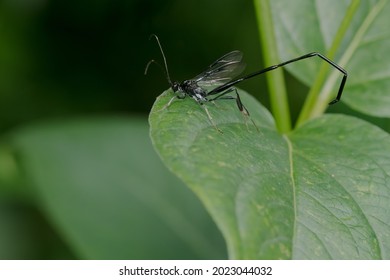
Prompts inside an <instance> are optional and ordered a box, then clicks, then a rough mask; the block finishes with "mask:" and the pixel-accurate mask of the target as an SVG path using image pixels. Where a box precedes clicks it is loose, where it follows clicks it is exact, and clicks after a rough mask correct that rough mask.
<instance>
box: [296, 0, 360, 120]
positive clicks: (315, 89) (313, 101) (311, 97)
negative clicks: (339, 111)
mask: <svg viewBox="0 0 390 280" xmlns="http://www.w3.org/2000/svg"><path fill="white" fill-rule="evenodd" d="M359 4H360V0H353V1H352V2H351V4H350V5H349V7H348V9H347V12H346V14H345V16H344V19H343V21H342V22H341V24H340V26H339V29H338V31H337V33H336V36H335V37H334V39H333V42H332V45H331V47H330V48H329V50H328V52H327V53H326V56H327V57H328V58H329V59H331V60H333V59H334V57H335V56H336V52H337V50H338V49H339V47H340V45H341V43H342V40H343V38H344V35H345V33H346V32H347V30H348V28H349V26H350V24H351V21H352V19H353V16H354V14H355V12H356V11H357V9H358V7H359ZM328 69H329V67H328V64H327V63H322V65H321V68H320V71H319V72H318V74H317V76H316V79H315V81H314V84H313V86H312V88H311V89H310V91H309V94H308V97H307V99H306V102H305V104H304V105H303V108H302V111H301V113H300V115H299V117H298V120H297V123H296V126H297V127H298V126H300V125H301V124H303V123H304V122H305V121H307V120H309V119H311V118H314V117H317V116H319V115H321V114H323V113H324V112H325V110H326V108H327V107H328V102H329V100H330V99H331V98H330V95H331V94H333V92H332V89H333V87H334V85H335V83H336V81H337V75H336V74H337V73H336V74H332V75H331V76H330V77H329V78H328V80H327V81H326V83H325V80H326V78H327V73H328ZM324 83H325V86H322V85H324Z"/></svg>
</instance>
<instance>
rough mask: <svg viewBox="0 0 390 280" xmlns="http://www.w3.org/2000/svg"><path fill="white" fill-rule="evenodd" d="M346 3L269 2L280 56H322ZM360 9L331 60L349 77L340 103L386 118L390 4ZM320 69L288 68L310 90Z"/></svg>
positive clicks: (378, 0) (379, 0)
mask: <svg viewBox="0 0 390 280" xmlns="http://www.w3.org/2000/svg"><path fill="white" fill-rule="evenodd" d="M352 1H356V0H352ZM350 3H351V0H330V1H306V0H298V1H288V0H272V1H270V4H271V10H272V15H273V19H274V28H275V34H276V38H277V42H278V51H279V55H280V58H281V59H282V60H287V59H291V58H293V57H297V56H299V55H302V54H305V53H308V52H313V51H316V52H321V53H323V54H325V55H326V54H327V51H328V50H329V48H330V47H331V45H332V43H333V39H334V37H335V34H336V33H337V30H338V28H339V26H340V23H341V22H342V20H343V18H344V16H345V14H346V11H347V9H348V6H349V4H350ZM359 5H360V6H359V8H358V10H357V12H356V13H355V15H354V17H353V18H352V20H351V22H350V25H349V28H348V30H347V32H346V35H345V37H344V38H343V40H342V43H341V44H340V46H339V47H338V51H337V54H336V57H335V61H336V62H338V63H340V65H341V66H342V67H344V68H345V69H346V70H347V71H348V74H349V77H348V81H347V84H346V87H345V92H344V94H343V98H342V100H343V101H344V102H345V103H346V104H347V105H348V106H350V107H352V108H353V109H355V110H357V111H359V112H363V113H365V114H368V115H371V116H378V117H390V94H389V92H390V67H389V65H390V56H389V55H388V50H389V49H390V29H389V28H388V26H390V17H389V16H388V15H389V13H390V2H389V1H388V0H373V1H371V0H361V1H360V4H359ZM320 65H321V64H320V63H319V62H318V63H309V62H307V61H305V62H301V63H295V64H293V65H291V66H288V67H287V68H288V69H289V70H290V72H291V73H292V74H293V75H294V76H296V77H297V78H299V79H300V80H301V81H303V82H304V83H305V84H306V85H308V86H311V85H312V84H313V81H314V77H315V76H316V74H317V73H318V71H319V66H320ZM335 94H336V92H335Z"/></svg>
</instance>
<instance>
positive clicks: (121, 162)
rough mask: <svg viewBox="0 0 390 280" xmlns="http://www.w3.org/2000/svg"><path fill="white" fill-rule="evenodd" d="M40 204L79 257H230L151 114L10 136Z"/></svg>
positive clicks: (58, 123) (38, 127) (78, 121)
mask: <svg viewBox="0 0 390 280" xmlns="http://www.w3.org/2000/svg"><path fill="white" fill-rule="evenodd" d="M11 143H12V144H13V146H14V147H15V150H16V152H17V155H18V159H19V162H20V164H21V165H22V166H23V170H24V171H25V173H26V177H27V180H28V181H29V182H31V183H32V184H33V185H34V187H35V188H34V190H35V192H36V196H37V198H38V205H39V206H40V208H41V209H42V211H44V213H45V214H46V215H47V216H48V218H49V219H50V221H51V222H52V224H53V225H54V226H55V227H56V229H57V230H58V231H59V233H60V235H62V236H63V237H64V238H65V240H66V241H67V242H68V244H69V245H70V246H71V247H72V248H73V250H74V251H75V252H76V253H78V255H79V256H80V258H87V259H199V258H201V259H210V258H224V257H225V255H224V251H225V249H224V244H223V241H222V238H221V236H220V233H219V232H218V230H217V228H216V227H215V224H214V223H213V222H212V220H211V219H210V217H209V216H208V214H207V213H206V211H205V210H204V207H203V206H202V205H201V204H200V203H199V201H198V200H197V198H196V197H195V196H194V195H193V194H192V193H191V192H190V191H189V190H188V189H187V188H185V187H184V186H183V184H182V183H181V182H179V181H178V180H177V179H176V178H174V176H173V175H172V174H170V173H169V172H168V171H167V170H166V168H165V167H164V166H163V165H162V164H161V161H160V160H159V158H158V157H157V155H156V154H155V152H154V151H153V148H152V146H151V144H150V139H149V135H148V125H147V122H146V121H145V120H138V119H132V118H119V117H117V118H115V117H112V118H91V119H75V120H69V121H56V122H54V121H53V122H47V123H43V124H36V125H32V126H30V127H26V128H23V129H21V130H19V131H17V132H15V133H13V135H12V137H11Z"/></svg>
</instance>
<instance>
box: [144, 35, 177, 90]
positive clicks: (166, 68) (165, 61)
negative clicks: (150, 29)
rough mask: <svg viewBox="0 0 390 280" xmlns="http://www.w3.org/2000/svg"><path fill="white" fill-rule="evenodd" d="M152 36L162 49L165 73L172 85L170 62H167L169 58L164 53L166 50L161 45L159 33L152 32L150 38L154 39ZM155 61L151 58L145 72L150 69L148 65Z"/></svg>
mask: <svg viewBox="0 0 390 280" xmlns="http://www.w3.org/2000/svg"><path fill="white" fill-rule="evenodd" d="M152 37H154V38H155V39H156V41H157V44H158V46H159V48H160V51H161V55H162V57H163V60H164V65H165V74H166V76H167V80H168V83H169V84H170V85H172V81H171V77H170V76H169V70H168V64H167V59H166V58H165V54H164V51H163V48H162V46H161V43H160V40H159V39H158V37H157V35H156V34H151V35H150V37H149V40H150V39H152ZM152 62H154V60H151V61H149V63H148V65H147V66H146V69H145V72H146V71H147V70H148V67H149V65H150V63H152Z"/></svg>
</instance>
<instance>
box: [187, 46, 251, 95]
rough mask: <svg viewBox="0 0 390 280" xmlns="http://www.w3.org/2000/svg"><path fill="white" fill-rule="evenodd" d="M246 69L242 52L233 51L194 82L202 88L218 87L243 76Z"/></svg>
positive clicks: (217, 61)
mask: <svg viewBox="0 0 390 280" xmlns="http://www.w3.org/2000/svg"><path fill="white" fill-rule="evenodd" d="M244 68H245V63H244V62H242V52H240V51H232V52H229V53H227V54H225V55H224V56H222V57H221V58H219V59H217V60H216V61H215V62H214V63H213V64H211V65H210V66H209V67H208V68H207V69H206V70H205V71H203V72H202V73H200V74H199V75H197V76H196V77H195V78H193V79H192V80H194V81H195V82H197V83H198V85H199V86H201V87H202V86H203V87H208V88H209V87H212V86H214V87H217V86H219V85H222V84H224V83H227V82H229V81H231V80H232V79H233V78H234V77H236V76H237V75H239V74H241V72H242V71H243V70H244Z"/></svg>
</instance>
